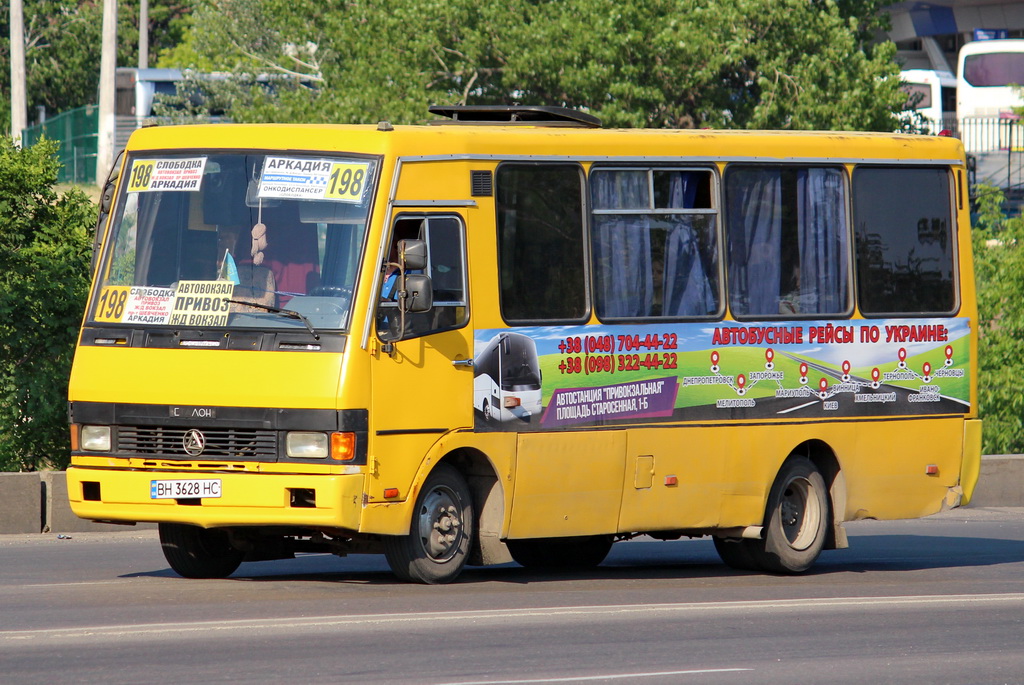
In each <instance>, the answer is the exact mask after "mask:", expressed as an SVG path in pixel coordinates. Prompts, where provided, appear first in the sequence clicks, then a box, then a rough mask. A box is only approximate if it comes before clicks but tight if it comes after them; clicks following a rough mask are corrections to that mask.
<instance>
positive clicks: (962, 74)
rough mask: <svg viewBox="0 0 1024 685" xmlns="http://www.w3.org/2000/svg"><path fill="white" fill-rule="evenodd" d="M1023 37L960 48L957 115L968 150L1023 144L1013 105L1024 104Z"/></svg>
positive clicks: (962, 137)
mask: <svg viewBox="0 0 1024 685" xmlns="http://www.w3.org/2000/svg"><path fill="white" fill-rule="evenodd" d="M1015 85H1017V86H1024V40H1020V39H1006V40H979V41H974V42H972V43H967V44H966V45H964V46H963V47H962V48H960V56H959V58H958V60H957V90H956V117H957V122H958V124H959V129H960V138H961V140H963V141H964V147H965V148H966V150H967V152H969V153H972V152H993V151H996V150H1005V149H1007V148H1009V147H1014V148H1016V147H1020V146H1022V145H1024V140H1021V138H1020V137H1021V135H1022V134H1024V131H1022V130H1021V129H1022V127H1021V126H1020V125H1019V123H1016V115H1015V114H1014V113H1013V108H1014V107H1021V106H1024V98H1022V97H1021V92H1020V90H1019V89H1017V88H1015V87H1014V86H1015Z"/></svg>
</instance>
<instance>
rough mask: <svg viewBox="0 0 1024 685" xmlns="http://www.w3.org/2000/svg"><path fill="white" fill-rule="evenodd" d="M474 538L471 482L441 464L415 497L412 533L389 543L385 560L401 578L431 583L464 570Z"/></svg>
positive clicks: (450, 578) (449, 578) (445, 580)
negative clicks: (467, 483)
mask: <svg viewBox="0 0 1024 685" xmlns="http://www.w3.org/2000/svg"><path fill="white" fill-rule="evenodd" d="M472 540H473V502H472V499H471V497H470V494H469V486H468V485H466V479H465V478H463V477H462V474H461V473H459V472H458V470H457V469H455V468H454V467H452V466H449V465H448V464H438V465H437V467H436V468H435V469H434V470H433V471H432V472H431V474H430V475H429V476H427V480H426V481H425V482H424V483H423V489H422V490H421V491H420V494H419V497H417V498H416V508H415V510H414V511H413V518H412V525H411V526H410V530H409V534H408V535H394V536H389V537H386V538H385V539H384V556H385V557H386V558H387V560H388V565H389V566H391V570H392V571H393V572H394V574H395V575H396V576H398V577H399V578H401V579H402V580H410V581H414V582H419V583H428V584H431V585H434V584H439V583H450V582H451V581H453V580H455V578H456V577H457V576H458V575H459V573H461V572H462V567H463V566H465V565H466V559H467V557H468V555H469V549H470V543H471V542H472Z"/></svg>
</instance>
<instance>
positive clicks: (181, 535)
mask: <svg viewBox="0 0 1024 685" xmlns="http://www.w3.org/2000/svg"><path fill="white" fill-rule="evenodd" d="M158 527H159V530H160V546H161V548H163V551H164V558H165V559H167V563H168V564H170V565H171V568H172V569H174V572H175V573H177V574H178V575H180V576H184V577H185V578H226V577H228V576H230V575H231V574H232V573H234V572H235V570H236V569H237V568H238V565H239V564H241V563H242V558H243V557H244V556H245V553H244V552H242V551H241V550H238V549H235V548H234V547H232V545H231V541H230V540H229V539H228V534H227V531H224V530H221V529H218V528H200V527H198V526H188V525H184V524H181V523H161V524H160V525H159V526H158Z"/></svg>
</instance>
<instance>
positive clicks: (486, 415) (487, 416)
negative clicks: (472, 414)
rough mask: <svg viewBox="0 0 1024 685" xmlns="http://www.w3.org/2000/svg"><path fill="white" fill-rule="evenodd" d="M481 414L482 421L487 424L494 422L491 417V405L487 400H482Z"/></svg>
mask: <svg viewBox="0 0 1024 685" xmlns="http://www.w3.org/2000/svg"><path fill="white" fill-rule="evenodd" d="M483 413H484V421H486V422H487V423H490V422H491V421H493V420H494V417H493V416H491V404H490V402H488V401H487V400H484V412H483Z"/></svg>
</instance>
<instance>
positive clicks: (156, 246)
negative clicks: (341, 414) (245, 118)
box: [90, 153, 377, 330]
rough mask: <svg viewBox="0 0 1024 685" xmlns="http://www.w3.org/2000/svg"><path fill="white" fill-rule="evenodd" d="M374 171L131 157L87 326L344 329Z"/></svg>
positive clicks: (311, 163) (361, 163)
mask: <svg viewBox="0 0 1024 685" xmlns="http://www.w3.org/2000/svg"><path fill="white" fill-rule="evenodd" d="M376 166H377V163H376V160H374V159H368V158H356V157H339V156H329V155H296V154H282V153H278V154H266V155H264V154H244V153H216V154H203V153H188V154H149V155H136V156H133V157H131V158H129V159H128V161H127V163H126V167H125V169H126V173H125V174H124V177H123V180H122V182H121V183H122V186H123V191H122V194H121V196H122V200H121V202H120V204H119V206H118V208H117V210H116V213H115V215H114V217H113V219H112V221H113V223H112V225H111V231H110V239H109V240H108V247H107V250H106V255H105V260H104V262H103V265H102V267H101V271H100V276H99V281H100V282H99V287H98V288H97V289H96V295H95V300H94V302H93V303H92V306H91V308H90V318H91V320H92V321H96V322H100V323H119V324H128V325H132V326H172V327H176V328H181V327H241V328H289V329H291V328H296V327H298V328H300V329H301V328H303V327H305V326H306V322H308V323H309V324H310V325H312V326H315V327H316V328H317V330H321V329H327V330H332V329H334V330H339V329H341V330H343V329H345V328H346V327H347V325H348V315H349V309H350V304H351V301H352V291H353V287H354V285H355V279H356V273H357V268H358V264H359V256H360V253H361V251H362V248H363V237H364V234H365V229H366V221H367V215H368V213H369V209H370V199H371V197H372V190H373V182H374V179H375V172H376ZM124 191H126V192H124ZM281 309H284V310H288V311H287V312H286V313H291V312H296V313H298V314H301V315H302V317H295V316H281V312H280V311H275V310H281ZM303 319H304V321H303Z"/></svg>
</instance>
